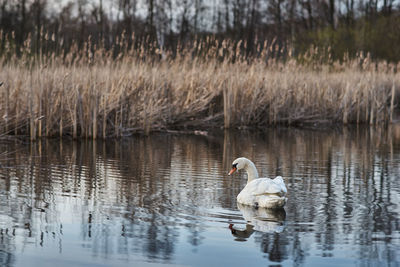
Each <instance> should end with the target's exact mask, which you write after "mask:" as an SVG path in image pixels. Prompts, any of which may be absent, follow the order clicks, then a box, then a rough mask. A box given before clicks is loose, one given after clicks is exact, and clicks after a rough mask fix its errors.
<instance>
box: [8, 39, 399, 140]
mask: <svg viewBox="0 0 400 267" xmlns="http://www.w3.org/2000/svg"><path fill="white" fill-rule="evenodd" d="M240 46H241V43H239V44H234V43H231V42H229V41H224V42H222V43H219V42H218V41H216V40H206V41H199V42H196V43H194V44H193V45H192V46H191V47H190V48H185V49H183V48H182V49H180V50H178V51H177V53H176V55H174V56H172V55H171V53H168V52H166V51H158V50H156V51H152V52H151V53H153V54H152V55H150V52H148V51H147V50H146V49H144V47H143V45H142V46H139V47H132V48H129V49H128V48H123V47H122V46H121V47H122V48H120V51H119V54H117V55H116V56H115V53H114V55H113V53H112V52H110V51H107V50H105V49H104V48H101V47H99V48H96V47H92V48H90V45H89V44H87V45H86V46H85V47H87V48H86V49H84V50H78V49H77V47H73V48H72V49H71V50H69V52H68V53H66V54H65V55H56V54H54V53H47V54H43V55H41V56H34V55H33V54H31V53H30V52H29V49H28V48H29V41H27V48H25V50H26V51H25V50H23V51H22V52H23V53H22V56H20V57H17V56H16V55H14V54H13V53H11V52H7V51H6V52H4V51H3V54H2V55H1V57H0V66H1V72H0V75H1V76H0V81H1V82H3V83H4V84H3V86H1V87H0V90H1V91H0V118H1V120H2V121H1V122H0V134H26V135H28V134H29V135H30V137H31V139H32V140H35V139H36V138H39V137H42V136H64V135H71V136H73V137H74V138H78V137H86V138H96V137H100V138H105V137H110V136H113V137H119V136H126V135H130V134H132V133H135V132H145V133H149V132H150V131H159V130H168V129H204V128H209V127H225V128H232V127H244V126H260V127H263V126H268V125H274V124H303V123H321V122H334V123H344V124H347V123H357V124H361V123H364V124H365V123H368V124H380V123H382V124H387V123H390V122H392V121H393V113H394V112H395V108H396V104H397V101H396V99H397V98H396V94H397V95H398V92H397V91H398V90H399V88H400V74H399V73H398V72H396V70H397V69H398V68H399V66H396V65H395V64H387V63H384V62H382V63H376V62H372V61H371V60H370V58H369V57H368V56H365V57H363V56H359V57H358V58H356V59H352V60H350V59H348V60H345V61H343V62H326V63H324V62H320V61H318V60H316V59H315V55H316V54H312V53H313V52H312V51H311V52H310V54H306V55H304V56H302V57H301V59H300V60H299V57H297V58H295V57H288V58H286V59H285V60H284V61H278V60H276V59H274V57H272V56H271V55H272V54H273V53H275V51H274V48H273V46H269V45H268V44H264V45H263V46H262V47H261V48H258V50H259V51H258V52H259V56H258V57H254V58H251V59H249V58H245V57H244V56H242V53H241V50H240V48H239V47H240ZM205 47H207V49H204V48H205ZM24 51H25V52H24ZM157 53H158V54H159V55H157ZM154 54H155V55H156V56H154ZM161 54H162V55H161ZM158 57H159V58H158ZM268 58H269V59H268ZM267 59H268V60H267ZM299 62H300V63H299Z"/></svg>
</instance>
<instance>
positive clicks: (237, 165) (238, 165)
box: [228, 158, 249, 175]
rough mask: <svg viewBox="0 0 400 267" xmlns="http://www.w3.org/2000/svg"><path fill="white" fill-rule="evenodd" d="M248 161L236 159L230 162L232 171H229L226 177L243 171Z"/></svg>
mask: <svg viewBox="0 0 400 267" xmlns="http://www.w3.org/2000/svg"><path fill="white" fill-rule="evenodd" d="M248 161H249V160H248V159H246V158H237V159H235V160H234V161H233V162H232V169H231V171H230V172H229V173H228V175H231V174H232V173H234V172H235V171H239V170H241V169H243V168H244V167H245V166H246V164H247V163H248Z"/></svg>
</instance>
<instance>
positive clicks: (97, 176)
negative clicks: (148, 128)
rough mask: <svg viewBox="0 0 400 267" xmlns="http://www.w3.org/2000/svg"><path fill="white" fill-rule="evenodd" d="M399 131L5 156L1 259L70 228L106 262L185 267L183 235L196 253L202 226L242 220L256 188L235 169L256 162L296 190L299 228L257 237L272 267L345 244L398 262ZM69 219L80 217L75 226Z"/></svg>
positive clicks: (171, 139)
mask: <svg viewBox="0 0 400 267" xmlns="http://www.w3.org/2000/svg"><path fill="white" fill-rule="evenodd" d="M398 131H399V130H398V129H397V128H393V129H390V130H389V131H381V130H374V129H372V130H368V131H366V130H363V129H358V130H357V129H355V130H349V129H343V130H326V131H311V130H310V131H300V130H294V129H291V130H288V129H279V128H278V129H275V130H270V131H267V132H264V133H252V132H244V133H243V132H242V133H240V134H238V133H234V132H225V133H224V134H215V137H213V138H206V137H196V136H194V137H193V136H174V135H167V136H165V135H156V136H151V137H143V138H132V139H123V140H114V141H110V140H108V141H106V142H102V141H99V142H97V143H92V142H85V141H83V142H72V141H70V142H54V141H42V142H37V143H34V144H32V145H29V146H21V145H18V144H7V145H3V146H4V147H7V149H8V150H10V151H18V153H14V154H13V155H10V156H9V157H7V159H1V164H2V166H3V167H4V168H3V169H1V172H0V177H1V179H0V190H1V191H0V192H1V194H0V197H1V203H2V205H1V207H0V215H2V216H3V215H6V216H9V217H10V218H9V220H2V224H1V227H0V230H1V231H2V234H1V236H0V237H1V242H0V245H1V247H0V252H1V253H0V255H1V256H0V257H1V260H2V261H7V262H12V261H13V260H14V256H13V255H12V253H10V252H11V251H13V249H12V247H16V246H18V245H20V244H15V243H14V242H15V238H13V237H12V235H11V237H10V236H9V235H10V232H12V231H17V234H19V235H21V236H23V238H24V240H23V241H22V242H23V243H28V242H38V243H39V245H40V246H46V242H49V243H51V242H50V241H51V240H59V241H60V244H62V238H63V237H62V231H63V226H62V224H63V222H65V221H69V222H71V221H72V222H79V224H80V225H81V235H82V240H83V241H84V244H85V245H84V246H86V247H87V248H90V249H91V251H92V254H93V255H94V256H98V257H102V255H108V254H115V253H118V254H121V255H128V254H130V253H144V254H145V255H146V257H147V258H148V259H152V260H156V261H157V260H162V261H173V257H174V253H175V250H176V243H177V242H178V240H179V236H180V235H181V234H182V229H186V231H187V233H188V235H187V236H188V237H187V242H188V243H189V244H190V245H191V246H194V247H196V246H198V245H201V243H202V240H204V238H206V237H205V236H204V232H205V231H206V230H207V229H206V226H205V225H204V222H202V220H201V219H199V218H203V217H219V219H224V217H223V216H225V215H221V214H213V213H212V209H213V208H224V209H228V210H233V209H236V195H237V194H238V193H239V192H240V190H241V189H242V188H243V186H244V185H245V182H246V180H245V179H240V178H239V177H237V176H236V177H227V176H226V175H225V174H226V171H227V170H228V169H229V167H230V164H231V162H232V161H233V159H234V158H236V157H238V156H246V157H249V158H251V159H253V160H254V162H255V163H256V165H257V167H258V169H259V172H260V174H261V175H262V176H275V175H278V174H279V175H282V176H284V177H285V180H286V183H287V185H288V189H289V200H288V204H287V207H286V212H287V221H289V222H292V225H291V227H287V228H286V230H285V232H283V233H257V234H256V235H255V241H256V242H257V243H258V244H260V248H261V250H262V251H263V252H265V253H268V257H269V260H270V261H274V262H280V261H283V260H285V259H288V258H292V259H293V260H294V262H295V263H296V264H302V263H304V262H305V259H306V257H307V253H308V252H309V251H310V250H312V249H316V250H318V251H321V253H322V255H323V256H332V253H333V251H334V249H335V244H337V243H351V244H354V245H358V246H359V249H358V251H357V253H358V254H359V255H358V257H359V259H360V261H363V259H366V260H368V259H371V258H372V259H376V258H378V260H385V261H392V260H395V259H396V258H395V257H396V256H395V255H396V253H395V250H394V248H393V246H392V245H391V244H392V243H394V244H395V245H398V241H396V240H395V238H396V235H393V233H397V234H398V232H399V229H400V226H399V225H400V221H399V210H398V207H397V206H396V203H398V201H399V183H398V181H397V179H398V177H399V176H400V173H399V172H400V168H399V159H400V153H399V152H400V151H399V148H400V134H399V132H398ZM7 166H8V167H7ZM3 203H4V204H3ZM63 209H69V210H71V211H73V212H74V214H72V215H76V216H77V218H68V219H66V218H65V214H64V213H63ZM210 210H211V211H210ZM227 219H229V216H228V217H227ZM361 229H363V231H361ZM6 231H8V234H7V235H6V234H5V232H6ZM3 233H4V234H3ZM6 237H9V238H6ZM37 240H39V241H37ZM397 240H398V239H397ZM310 242H311V243H313V244H316V245H315V246H313V245H311V244H310ZM396 242H397V243H396ZM115 244H116V245H115ZM61 246H62V245H60V249H62V247H61ZM314 247H316V248H314Z"/></svg>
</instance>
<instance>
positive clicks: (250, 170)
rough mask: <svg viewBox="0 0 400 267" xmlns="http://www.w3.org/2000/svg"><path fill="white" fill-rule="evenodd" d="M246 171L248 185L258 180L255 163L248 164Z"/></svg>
mask: <svg viewBox="0 0 400 267" xmlns="http://www.w3.org/2000/svg"><path fill="white" fill-rule="evenodd" d="M244 169H245V170H246V172H247V183H250V182H251V181H253V180H254V179H257V178H258V171H257V168H256V166H255V165H254V163H253V162H251V161H249V162H247V164H246V167H245V168H244Z"/></svg>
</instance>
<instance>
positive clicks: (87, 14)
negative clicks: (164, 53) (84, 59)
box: [0, 0, 400, 61]
mask: <svg viewBox="0 0 400 267" xmlns="http://www.w3.org/2000/svg"><path fill="white" fill-rule="evenodd" d="M399 4H400V1H399V0H268V1H262V0H215V1H213V0H192V1H190V0H75V1H72V0H69V1H68V0H0V27H1V30H2V31H1V37H2V38H1V45H2V46H1V48H2V49H4V48H5V47H6V46H7V45H10V40H12V43H11V44H12V45H13V47H15V51H16V52H17V53H20V51H21V47H27V46H29V47H30V48H31V49H32V50H33V51H35V52H39V51H40V50H41V49H43V46H46V50H56V49H58V48H62V49H69V48H70V47H71V46H72V45H75V44H76V45H77V46H78V48H82V47H83V46H84V44H85V43H86V41H87V40H91V42H92V43H93V44H101V45H102V46H104V47H105V48H111V47H113V46H115V45H117V44H118V43H120V41H121V37H123V36H126V39H125V42H126V43H128V45H131V44H132V41H133V40H136V41H137V42H142V43H143V42H145V43H146V44H149V45H150V46H152V47H153V48H165V49H169V50H171V51H176V48H179V47H180V46H181V45H185V44H187V43H189V42H191V41H193V40H195V39H198V38H205V37H207V36H213V38H216V39H217V40H218V39H229V40H233V41H235V42H239V41H241V44H242V48H244V50H245V51H246V52H248V53H252V52H254V51H257V46H256V45H253V44H262V43H264V41H268V43H269V45H270V46H271V45H272V46H271V47H275V48H277V50H278V51H281V52H283V53H286V52H288V51H290V52H291V53H294V54H302V53H304V52H305V51H307V50H308V49H309V48H310V47H311V46H314V47H318V48H320V50H321V51H330V54H331V55H332V56H333V58H335V59H340V58H343V57H344V56H345V57H347V56H350V57H353V56H356V55H357V53H360V52H362V53H365V54H367V53H369V54H370V56H371V57H372V58H374V59H385V60H389V61H399V60H400V5H399ZM132 36H134V37H135V38H132ZM27 40H29V41H28V42H29V43H28V44H27ZM48 40H50V41H51V42H48ZM250 44H251V45H250Z"/></svg>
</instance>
